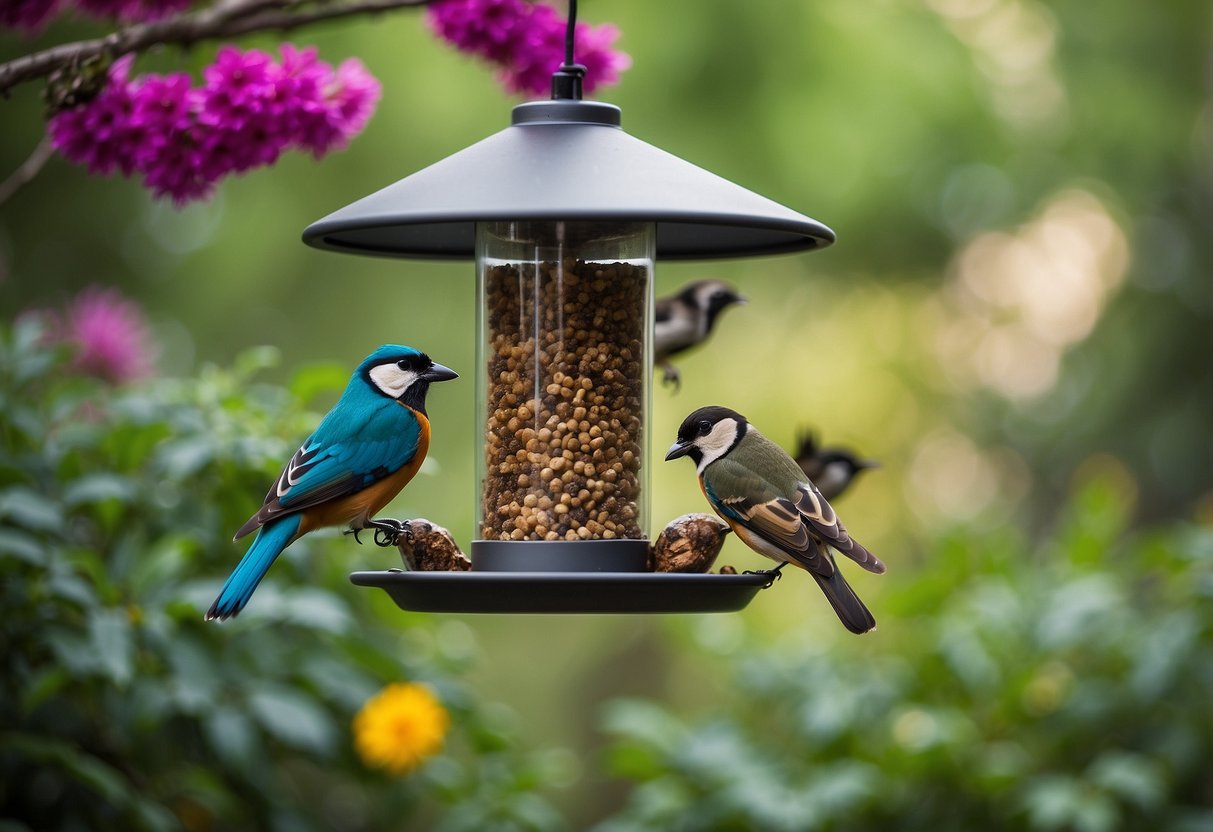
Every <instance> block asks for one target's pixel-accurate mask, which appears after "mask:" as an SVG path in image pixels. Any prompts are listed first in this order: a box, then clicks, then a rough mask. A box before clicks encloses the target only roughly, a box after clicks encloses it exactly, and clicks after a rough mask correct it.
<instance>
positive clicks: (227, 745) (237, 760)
mask: <svg viewBox="0 0 1213 832" xmlns="http://www.w3.org/2000/svg"><path fill="white" fill-rule="evenodd" d="M203 727H204V729H205V731H206V736H207V740H208V741H209V742H210V744H211V747H212V748H213V749H215V753H216V754H218V755H219V757H220V758H222V759H223V760H225V761H226V762H228V763H229V764H232V765H236V766H244V765H247V764H249V763H251V762H252V761H253V759H254V755H255V754H256V752H257V734H256V728H255V727H254V725H253V722H252V720H251V719H249V717H248V715H247V714H244V713H241V712H240V711H238V710H236V709H235V708H228V707H224V708H218V709H216V710H215V712H214V713H212V714H211V715H210V716H209V717H207V719H206V721H205V722H204V723H203Z"/></svg>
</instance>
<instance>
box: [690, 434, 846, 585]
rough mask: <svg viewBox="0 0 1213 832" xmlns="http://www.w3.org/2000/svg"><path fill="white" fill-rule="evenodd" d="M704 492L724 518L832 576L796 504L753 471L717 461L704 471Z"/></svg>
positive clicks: (830, 564)
mask: <svg viewBox="0 0 1213 832" xmlns="http://www.w3.org/2000/svg"><path fill="white" fill-rule="evenodd" d="M704 490H705V491H706V492H707V494H708V499H709V500H710V501H711V502H712V503H713V504H715V506H717V507H718V508H719V509H720V510H721V511H722V512H723V513H724V514H725V515H726V516H728V517H729V518H732V519H733V520H735V521H737V522H738V523H739V524H741V525H742V526H744V527H745V528H746V529H748V530H750V531H752V532H753V533H754V534H756V535H758V536H759V537H761V538H762V539H763V540H765V541H767V542H768V543H770V544H771V545H772V546H775V547H777V548H778V549H779V550H780V551H782V552H786V553H787V555H788V556H789V557H791V558H793V559H794V560H795V561H796V562H797V563H799V564H801V565H802V566H804V567H805V568H806V569H808V570H809V571H811V572H815V573H817V574H818V575H821V576H823V577H827V578H828V577H829V576H831V575H833V574H834V564H833V562H832V561H831V560H830V558H829V556H828V554H825V553H823V552H822V551H821V549H820V547H819V546H818V545H817V541H816V540H815V539H814V538H813V535H812V534H810V529H809V527H808V526H807V525H806V524H805V521H804V518H803V517H802V516H801V514H800V511H799V510H798V508H797V507H796V504H795V503H793V502H792V501H791V500H789V499H787V498H786V497H784V496H782V495H781V494H780V493H779V490H778V489H777V488H775V486H774V485H772V484H771V483H770V482H769V481H767V480H766V479H765V478H763V477H762V476H761V475H760V474H757V473H755V471H754V470H753V469H751V468H749V467H747V466H745V465H742V464H740V463H738V462H736V461H734V460H731V459H729V458H728V457H725V458H723V459H719V460H717V461H716V462H713V463H712V464H711V465H710V466H709V470H708V472H706V476H705V478H704Z"/></svg>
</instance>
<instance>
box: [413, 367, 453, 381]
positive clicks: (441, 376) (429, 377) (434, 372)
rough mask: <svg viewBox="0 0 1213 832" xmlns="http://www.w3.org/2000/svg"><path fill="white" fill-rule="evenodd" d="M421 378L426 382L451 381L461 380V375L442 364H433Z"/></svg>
mask: <svg viewBox="0 0 1213 832" xmlns="http://www.w3.org/2000/svg"><path fill="white" fill-rule="evenodd" d="M421 378H423V379H425V380H426V381H450V380H451V379H453V378H459V373H457V372H455V371H454V370H452V369H451V368H450V367H444V366H442V365H441V364H431V365H430V368H429V369H428V370H426V371H425V372H424V373H422V374H421Z"/></svg>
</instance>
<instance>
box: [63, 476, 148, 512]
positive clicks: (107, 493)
mask: <svg viewBox="0 0 1213 832" xmlns="http://www.w3.org/2000/svg"><path fill="white" fill-rule="evenodd" d="M138 490H139V489H138V486H137V485H136V484H135V482H134V481H133V480H131V479H130V478H129V477H123V476H120V475H118V474H112V473H108V472H103V473H99V474H86V475H85V476H83V477H80V478H79V479H77V480H75V481H73V482H72V483H71V484H70V485H68V487H67V488H66V489H65V490H64V492H63V501H64V502H65V503H67V505H69V506H73V507H75V506H81V505H90V504H93V503H100V502H104V501H106V500H114V501H116V502H119V503H122V504H126V503H129V502H130V501H131V500H132V499H134V497H135V495H136V494H137V493H138Z"/></svg>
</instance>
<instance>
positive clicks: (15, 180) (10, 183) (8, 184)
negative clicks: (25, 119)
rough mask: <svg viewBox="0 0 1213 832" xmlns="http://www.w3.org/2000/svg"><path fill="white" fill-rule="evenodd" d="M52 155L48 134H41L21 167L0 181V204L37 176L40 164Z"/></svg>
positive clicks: (48, 159)
mask: <svg viewBox="0 0 1213 832" xmlns="http://www.w3.org/2000/svg"><path fill="white" fill-rule="evenodd" d="M53 155H55V149H54V148H53V147H51V139H50V136H43V137H42V140H41V141H40V142H38V145H37V147H35V148H34V152H33V153H31V154H30V155H29V158H28V159H26V160H25V161H24V162H23V163H22V164H21V167H19V168H17V169H16V170H15V171H13V172H12V173H11V174H10V175H9V177H8V179H5V180H4V181H3V182H0V205H3V204H4V203H5V202H8V200H9V197H11V196H12V195H13V194H15V193H17V191H18V190H19V189H20V188H21V186H22V185H24V184H26V183H27V182H29V181H30V180H31V179H33V178H34V177H35V176H37V175H38V173H39V172H40V171H41V170H42V166H43V165H45V164H46V163H47V162H48V161H50V158H51V156H53Z"/></svg>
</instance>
